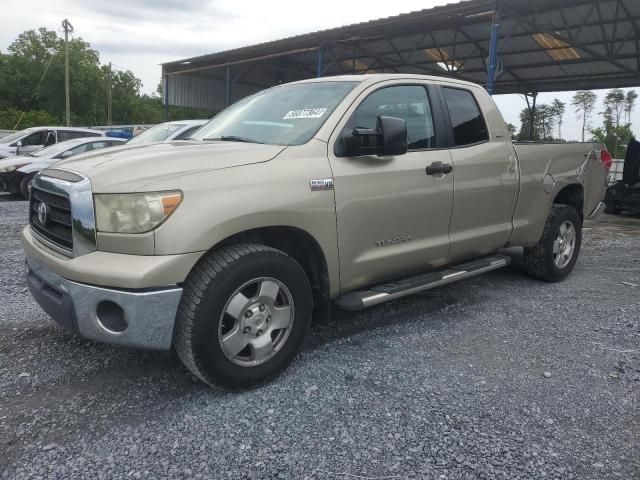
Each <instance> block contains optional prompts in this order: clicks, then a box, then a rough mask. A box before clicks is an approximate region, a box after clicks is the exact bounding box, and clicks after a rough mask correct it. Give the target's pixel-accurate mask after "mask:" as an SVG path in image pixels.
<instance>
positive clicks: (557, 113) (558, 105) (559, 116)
mask: <svg viewBox="0 0 640 480" xmlns="http://www.w3.org/2000/svg"><path fill="white" fill-rule="evenodd" d="M551 109H552V113H553V116H554V118H555V120H556V124H557V125H558V140H562V120H563V117H564V112H565V110H566V105H565V103H564V102H562V101H560V100H558V99H557V98H554V99H553V103H552V104H551Z"/></svg>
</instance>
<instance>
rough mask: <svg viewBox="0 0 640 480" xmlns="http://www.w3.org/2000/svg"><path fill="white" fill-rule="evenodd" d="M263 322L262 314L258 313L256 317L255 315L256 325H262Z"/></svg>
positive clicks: (254, 322)
mask: <svg viewBox="0 0 640 480" xmlns="http://www.w3.org/2000/svg"><path fill="white" fill-rule="evenodd" d="M263 323H264V317H263V316H262V315H256V316H255V317H253V325H254V326H255V327H261V326H262V324H263Z"/></svg>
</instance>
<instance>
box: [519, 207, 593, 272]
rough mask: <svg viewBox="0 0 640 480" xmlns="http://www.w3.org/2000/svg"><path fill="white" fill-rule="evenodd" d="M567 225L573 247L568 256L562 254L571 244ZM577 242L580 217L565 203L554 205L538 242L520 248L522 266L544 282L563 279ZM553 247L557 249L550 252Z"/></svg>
mask: <svg viewBox="0 0 640 480" xmlns="http://www.w3.org/2000/svg"><path fill="white" fill-rule="evenodd" d="M568 226H571V227H572V228H573V247H572V248H571V255H570V257H569V258H567V255H566V252H567V251H568V250H567V247H568V246H569V245H570V244H571V242H570V237H571V235H570V233H568V232H569V230H568V229H567V227H568ZM563 228H564V232H565V233H564V234H563V233H562V229H563ZM560 237H563V239H564V242H562V241H560ZM556 242H557V245H556ZM581 244H582V220H581V219H580V216H579V215H578V212H577V211H576V209H575V208H574V207H571V206H569V205H559V204H554V205H553V206H552V207H551V211H550V212H549V216H548V217H547V223H546V224H545V226H544V231H543V232H542V237H541V238H540V241H539V242H538V244H537V245H536V246H535V247H533V248H525V250H524V267H525V269H526V271H527V273H528V274H529V275H530V276H532V277H533V278H536V279H538V280H543V281H545V282H559V281H561V280H564V279H565V278H566V277H567V275H569V274H570V273H571V271H572V270H573V267H574V266H575V264H576V261H577V260H578V255H579V254H580V246H581ZM554 246H555V247H556V250H560V251H559V252H554ZM559 257H561V258H559Z"/></svg>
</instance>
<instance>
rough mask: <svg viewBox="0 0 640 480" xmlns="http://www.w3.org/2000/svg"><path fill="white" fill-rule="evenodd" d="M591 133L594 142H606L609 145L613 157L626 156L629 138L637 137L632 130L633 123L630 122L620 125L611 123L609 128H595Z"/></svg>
mask: <svg viewBox="0 0 640 480" xmlns="http://www.w3.org/2000/svg"><path fill="white" fill-rule="evenodd" d="M591 135H592V140H593V141H594V142H598V143H604V144H605V145H606V146H607V150H609V151H610V152H611V155H613V158H624V155H625V153H626V148H627V144H628V143H629V140H634V139H635V137H634V135H633V132H631V125H630V124H628V123H627V124H625V125H620V126H619V127H616V126H615V125H613V124H611V125H610V127H609V128H606V127H598V128H594V129H593V130H591Z"/></svg>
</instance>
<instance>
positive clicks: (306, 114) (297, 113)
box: [282, 108, 327, 120]
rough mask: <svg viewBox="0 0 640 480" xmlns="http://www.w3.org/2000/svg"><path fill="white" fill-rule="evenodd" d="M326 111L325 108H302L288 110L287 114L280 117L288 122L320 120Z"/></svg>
mask: <svg viewBox="0 0 640 480" xmlns="http://www.w3.org/2000/svg"><path fill="white" fill-rule="evenodd" d="M326 111H327V109H326V108H303V109H301V110H289V111H288V112H287V114H286V115H285V116H284V117H282V119H283V120H290V119H293V118H320V117H322V115H324V112H326Z"/></svg>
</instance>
